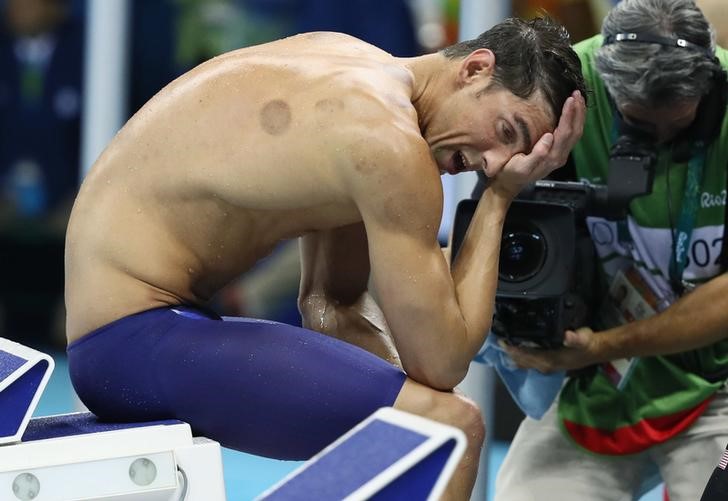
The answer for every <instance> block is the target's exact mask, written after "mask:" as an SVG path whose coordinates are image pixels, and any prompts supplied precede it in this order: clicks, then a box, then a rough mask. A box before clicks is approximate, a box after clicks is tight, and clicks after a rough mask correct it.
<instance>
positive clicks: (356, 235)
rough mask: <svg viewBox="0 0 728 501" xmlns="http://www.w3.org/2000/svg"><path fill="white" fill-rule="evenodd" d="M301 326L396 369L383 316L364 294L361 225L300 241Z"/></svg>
mask: <svg viewBox="0 0 728 501" xmlns="http://www.w3.org/2000/svg"><path fill="white" fill-rule="evenodd" d="M299 247H300V251H301V286H300V290H299V296H298V308H299V311H300V312H301V318H302V320H303V326H304V327H306V328H308V329H312V330H315V331H318V332H321V333H323V334H327V335H331V336H334V337H337V338H339V339H343V340H344V341H347V342H350V343H352V344H356V345H357V346H360V347H362V348H364V349H366V350H368V351H370V352H372V353H374V354H375V355H378V356H380V357H381V358H383V359H385V360H387V361H389V362H391V363H393V364H395V365H399V358H398V356H397V353H396V350H395V348H394V344H393V343H392V340H391V337H390V335H389V329H388V328H387V323H386V321H385V320H384V314H383V313H382V311H381V309H380V308H379V306H378V305H377V304H376V302H375V301H374V299H373V298H372V296H371V295H370V294H369V292H368V281H369V255H368V253H367V238H366V233H365V231H364V225H363V224H361V223H356V224H353V225H349V226H345V227H342V228H336V229H333V230H328V231H321V232H315V233H311V234H308V235H305V236H303V237H301V238H300V242H299Z"/></svg>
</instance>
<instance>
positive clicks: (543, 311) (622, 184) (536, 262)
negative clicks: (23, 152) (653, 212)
mask: <svg viewBox="0 0 728 501" xmlns="http://www.w3.org/2000/svg"><path fill="white" fill-rule="evenodd" d="M655 161H656V154H655V152H654V150H652V149H651V148H650V147H649V146H646V145H645V144H644V143H639V142H635V141H634V140H633V138H631V137H629V136H624V137H622V138H620V139H619V140H618V141H617V142H616V143H615V145H614V147H613V148H612V151H611V154H610V159H609V176H608V180H607V184H606V185H593V184H589V183H586V182H565V181H549V180H543V181H537V182H536V183H534V184H533V185H529V186H528V187H527V188H526V189H524V190H523V191H522V192H521V193H520V194H519V196H518V197H517V199H516V200H514V201H513V203H512V204H511V208H510V209H509V211H508V214H507V216H506V220H505V223H504V227H503V234H502V239H501V250H500V260H499V267H498V288H497V291H496V300H495V314H494V317H493V324H492V332H493V333H494V334H496V335H497V336H499V337H502V338H504V339H506V340H507V341H508V342H510V343H512V344H516V345H525V346H534V347H542V348H555V347H559V346H562V345H563V335H564V331H565V330H566V329H575V328H578V327H582V326H585V325H589V324H590V320H591V316H592V314H593V311H594V309H595V306H596V302H597V301H598V300H599V299H600V298H597V297H596V296H595V290H596V287H595V285H596V280H597V271H596V270H597V260H596V256H595V251H594V245H593V244H592V241H591V238H590V235H589V231H588V228H587V226H586V217H588V216H597V217H603V218H606V219H611V220H617V219H622V218H624V217H626V214H627V210H628V207H629V203H630V202H631V201H632V199H633V198H635V197H637V196H640V195H645V194H649V193H651V191H652V181H653V178H654V165H655ZM484 189H486V186H485V184H483V186H482V188H481V189H479V188H476V191H475V192H474V193H473V195H474V199H467V200H462V201H461V202H460V203H459V204H458V207H457V210H456V213H455V221H454V224H453V238H452V256H453V259H452V261H453V263H454V262H455V260H456V259H457V253H458V250H459V248H460V245H461V243H462V241H463V239H464V237H465V233H466V232H467V228H468V225H469V224H470V221H471V219H472V217H473V215H474V213H475V210H476V207H477V204H478V199H479V198H480V195H481V194H482V191H483V190H484Z"/></svg>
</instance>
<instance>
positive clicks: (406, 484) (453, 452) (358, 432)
mask: <svg viewBox="0 0 728 501" xmlns="http://www.w3.org/2000/svg"><path fill="white" fill-rule="evenodd" d="M465 443H466V438H465V434H464V433H463V432H462V431H461V430H459V429H457V428H454V427H452V426H447V425H444V424H441V423H437V422H435V421H431V420H429V419H425V418H422V417H419V416H415V415H413V414H409V413H406V412H402V411H398V410H396V409H393V408H390V407H384V408H382V409H379V410H378V411H376V412H375V413H374V414H372V415H371V416H369V417H368V418H367V419H365V420H364V421H362V422H361V423H359V424H358V425H357V426H355V427H354V428H352V429H351V430H350V431H349V432H347V433H345V434H344V435H342V436H341V437H340V438H339V439H337V440H336V441H335V442H334V443H332V444H331V445H329V446H328V447H326V448H325V449H324V450H323V451H321V452H320V453H318V454H316V455H315V456H314V457H312V458H311V459H310V460H308V461H306V463H304V464H303V465H301V467H300V468H298V469H296V470H295V471H293V472H292V473H291V474H290V475H288V476H287V477H286V478H284V479H283V480H282V481H281V482H279V483H278V484H276V485H274V486H273V487H271V488H270V489H269V490H267V491H265V492H264V493H263V494H261V495H260V496H259V497H258V498H257V500H258V501H296V500H301V501H304V500H311V499H316V500H318V501H338V500H347V501H358V500H365V499H371V500H378V501H386V500H398V499H407V500H409V501H417V500H423V501H424V500H437V499H439V498H440V496H441V494H442V491H443V490H444V489H445V486H446V485H447V482H448V480H449V479H450V477H451V476H452V473H453V471H454V470H455V467H456V466H457V463H458V461H459V460H460V458H461V457H462V455H463V452H464V451H465Z"/></svg>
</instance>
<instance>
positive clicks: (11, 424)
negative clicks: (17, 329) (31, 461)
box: [0, 338, 55, 445]
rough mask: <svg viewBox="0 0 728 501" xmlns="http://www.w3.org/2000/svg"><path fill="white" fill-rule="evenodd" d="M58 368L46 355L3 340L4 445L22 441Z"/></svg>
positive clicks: (0, 419) (0, 404) (0, 433)
mask: <svg viewBox="0 0 728 501" xmlns="http://www.w3.org/2000/svg"><path fill="white" fill-rule="evenodd" d="M54 365H55V364H54V362H53V359H52V358H51V357H50V356H48V355H46V354H45V353H41V352H40V351H36V350H34V349H32V348H28V347H27V346H23V345H22V344H18V343H15V342H13V341H10V340H9V339H5V338H0V445H1V444H7V443H11V442H17V441H18V440H20V437H21V436H22V435H23V432H24V431H25V427H26V426H27V425H28V421H29V420H30V416H31V415H32V414H33V411H34V410H35V407H36V406H37V405H38V400H40V396H41V394H42V393H43V390H44V389H45V387H46V384H48V379H49V378H50V376H51V372H53V367H54Z"/></svg>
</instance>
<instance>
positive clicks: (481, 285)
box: [452, 190, 512, 356]
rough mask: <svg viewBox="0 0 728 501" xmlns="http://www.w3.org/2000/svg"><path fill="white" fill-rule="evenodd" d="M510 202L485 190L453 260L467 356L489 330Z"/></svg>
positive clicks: (507, 198) (471, 354)
mask: <svg viewBox="0 0 728 501" xmlns="http://www.w3.org/2000/svg"><path fill="white" fill-rule="evenodd" d="M511 201H512V199H511V198H510V197H509V196H506V195H502V194H498V193H496V192H494V191H493V190H486V191H485V193H484V194H483V196H482V197H481V199H480V202H479V203H478V208H477V210H476V211H475V215H474V216H473V219H472V221H471V223H470V228H469V229H468V232H467V234H466V236H465V239H464V241H463V244H462V246H461V248H460V250H459V252H458V255H457V257H456V260H455V263H454V266H453V271H452V276H453V282H454V285H455V293H456V295H457V301H458V304H459V305H460V311H461V313H462V316H463V319H464V321H465V323H466V325H467V329H466V332H467V337H468V339H467V342H466V347H467V349H468V350H469V353H468V356H474V355H475V353H477V351H478V350H479V349H480V347H481V346H482V345H483V342H484V341H485V338H486V336H487V334H488V331H489V330H490V326H491V321H492V318H493V310H494V303H495V292H496V288H497V285H498V258H499V252H500V241H501V234H502V232H503V222H504V221H505V217H506V213H507V212H508V208H509V207H510V204H511Z"/></svg>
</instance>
